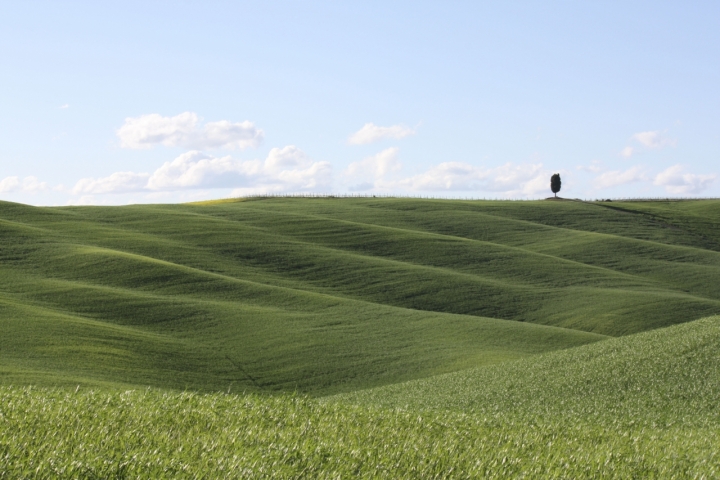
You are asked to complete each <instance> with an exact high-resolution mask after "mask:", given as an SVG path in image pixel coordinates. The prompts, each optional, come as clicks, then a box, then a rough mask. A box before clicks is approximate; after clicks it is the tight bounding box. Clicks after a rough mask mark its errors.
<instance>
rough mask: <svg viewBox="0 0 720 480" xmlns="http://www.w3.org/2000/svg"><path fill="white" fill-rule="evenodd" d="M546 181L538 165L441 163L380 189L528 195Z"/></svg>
mask: <svg viewBox="0 0 720 480" xmlns="http://www.w3.org/2000/svg"><path fill="white" fill-rule="evenodd" d="M549 178H550V176H549V175H548V174H547V172H544V171H543V168H542V164H524V165H514V164H512V163H507V164H505V165H501V166H499V167H495V168H484V167H477V166H474V165H470V164H468V163H462V162H444V163H441V164H439V165H436V166H434V167H432V168H431V169H429V170H427V171H426V172H424V173H421V174H419V175H414V176H412V177H409V178H406V179H403V180H400V181H397V182H389V183H387V184H386V185H384V186H386V187H400V188H404V189H408V190H416V191H423V190H424V191H485V192H495V193H502V194H504V195H507V196H518V195H521V196H528V195H536V194H538V193H540V192H543V191H546V190H549Z"/></svg>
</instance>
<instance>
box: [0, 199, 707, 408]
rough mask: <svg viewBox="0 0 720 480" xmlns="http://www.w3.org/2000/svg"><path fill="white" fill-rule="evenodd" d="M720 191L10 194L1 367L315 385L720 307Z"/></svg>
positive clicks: (81, 375) (3, 232) (436, 369)
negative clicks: (483, 196)
mask: <svg viewBox="0 0 720 480" xmlns="http://www.w3.org/2000/svg"><path fill="white" fill-rule="evenodd" d="M718 222H720V202H716V201H698V202H659V203H644V202H643V203H641V202H636V203H608V204H598V203H595V204H590V203H582V202H542V201H541V202H477V201H474V202H473V201H450V200H414V199H385V198H383V199H373V198H366V199H333V198H321V199H320V198H319V199H301V198H270V199H248V200H246V201H237V202H218V203H206V204H195V205H143V206H126V207H54V208H36V207H29V206H25V205H19V204H11V203H0V328H1V329H2V331H3V333H4V334H3V335H2V337H0V382H2V383H5V384H8V383H11V384H48V385H49V384H68V385H76V384H98V385H135V386H144V385H152V386H158V387H169V388H180V389H183V388H190V389H201V390H221V391H228V390H230V391H253V390H255V391H278V390H290V391H292V390H299V391H302V392H308V393H312V394H315V395H319V394H327V393H333V392H342V391H352V390H356V389H359V388H367V387H372V386H376V385H384V384H390V383H396V382H400V381H405V380H410V379H416V378H424V377H428V376H431V375H435V374H439V373H446V372H452V371H457V370H461V369H465V368H469V367H475V366H478V365H485V364H490V363H497V362H500V361H505V360H511V359H517V358H521V357H526V356H528V355H533V354H537V353H543V352H548V351H553V350H559V349H565V348H569V347H575V346H579V345H584V344H588V343H593V342H596V341H598V340H604V339H606V338H608V337H609V336H622V335H627V334H632V333H637V332H643V331H647V330H652V329H656V328H659V327H665V326H669V325H673V324H677V323H683V322H687V321H691V320H695V319H697V318H700V317H704V316H708V315H712V314H716V313H720V290H718V289H717V288H715V285H717V284H718V280H720V232H718V230H717V229H716V228H715V225H716V224H718Z"/></svg>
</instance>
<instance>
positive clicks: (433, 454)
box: [0, 317, 720, 478]
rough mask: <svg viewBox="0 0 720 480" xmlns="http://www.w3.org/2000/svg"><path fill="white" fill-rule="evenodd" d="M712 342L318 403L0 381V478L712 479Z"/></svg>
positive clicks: (619, 341)
mask: <svg viewBox="0 0 720 480" xmlns="http://www.w3.org/2000/svg"><path fill="white" fill-rule="evenodd" d="M719 347H720V317H711V318H706V319H701V320H698V321H694V322H688V323H686V324H682V325H676V326H673V327H668V328H665V329H659V330H654V331H651V332H645V333H639V334H635V335H630V336H626V337H622V338H613V339H610V340H607V341H603V342H597V343H593V344H590V345H584V346H581V347H577V348H573V349H569V350H563V351H558V352H550V353H545V354H541V355H537V356H535V357H531V358H525V359H520V360H516V361H510V362H505V363H501V364H497V365H489V366H485V367H480V368H477V369H471V370H466V371H463V372H456V373H451V374H446V375H440V376H436V377H433V378H430V379H424V380H415V381H410V382H407V383H404V384H399V385H392V386H386V387H379V388H376V389H371V390H367V391H364V392H358V393H354V394H341V395H338V396H335V397H330V398H327V399H310V398H307V397H299V396H290V395H286V394H279V395H274V396H258V395H254V394H250V395H248V394H245V395H227V394H218V393H214V394H206V395H198V394H194V393H189V392H162V391H158V390H154V389H147V390H134V391H133V390H130V391H125V392H117V391H112V390H110V391H108V390H106V389H101V390H92V389H87V388H77V389H47V388H30V387H25V388H17V387H15V388H12V387H7V386H0V477H8V478H15V477H25V476H30V477H32V476H35V477H40V478H128V477H132V478H198V477H208V476H210V477H215V478H237V477H253V478H255V477H272V478H304V477H312V478H717V476H718V474H720V457H719V456H718V455H717V445H718V442H719V441H720V428H719V427H720V413H719V412H718V409H717V399H718V397H719V396H720V348H719ZM48 439H50V440H48Z"/></svg>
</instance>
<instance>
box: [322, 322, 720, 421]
mask: <svg viewBox="0 0 720 480" xmlns="http://www.w3.org/2000/svg"><path fill="white" fill-rule="evenodd" d="M718 398H720V317H717V316H716V317H709V318H705V319H701V320H697V321H693V322H689V323H686V324H683V325H675V326H672V327H668V328H664V329H659V330H654V331H651V332H644V333H639V334H635V335H630V336H626V337H622V338H613V339H610V340H607V341H604V342H598V343H595V344H593V345H584V346H582V347H578V348H574V349H569V350H563V351H559V352H551V353H546V354H543V355H538V356H535V357H533V358H530V359H522V360H518V361H514V362H506V363H502V364H499V365H490V366H486V367H480V368H477V369H469V370H465V371H462V372H455V373H450V374H446V375H439V376H437V377H434V378H428V379H422V380H416V381H411V382H406V383H404V384H397V385H390V386H386V387H380V388H376V389H370V390H366V391H360V392H354V393H349V394H343V395H339V396H337V397H334V399H335V400H340V399H341V400H343V401H349V402H353V403H364V404H372V405H382V406H385V407H402V408H409V409H418V408H420V409H424V408H433V409H449V410H458V411H463V412H466V413H473V414H476V415H480V416H490V417H494V416H498V418H500V417H506V418H513V419H515V420H518V421H529V420H530V419H535V420H538V419H543V420H544V421H562V422H563V423H568V424H573V422H588V423H596V424H635V425H637V426H643V425H644V426H652V427H657V426H661V427H670V426H682V427H684V428H690V427H708V426H715V428H717V425H719V424H720V411H719V410H718V408H717V399H718Z"/></svg>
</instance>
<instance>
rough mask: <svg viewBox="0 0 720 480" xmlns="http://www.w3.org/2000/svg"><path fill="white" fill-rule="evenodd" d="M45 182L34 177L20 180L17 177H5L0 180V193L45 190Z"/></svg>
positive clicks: (46, 186)
mask: <svg viewBox="0 0 720 480" xmlns="http://www.w3.org/2000/svg"><path fill="white" fill-rule="evenodd" d="M48 188H49V187H48V184H47V182H41V181H39V180H38V179H37V178H36V177H32V176H31V177H25V178H24V179H22V181H21V180H20V178H19V177H6V178H4V179H2V180H0V193H13V192H24V193H36V192H40V191H44V190H47V189H48Z"/></svg>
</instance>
